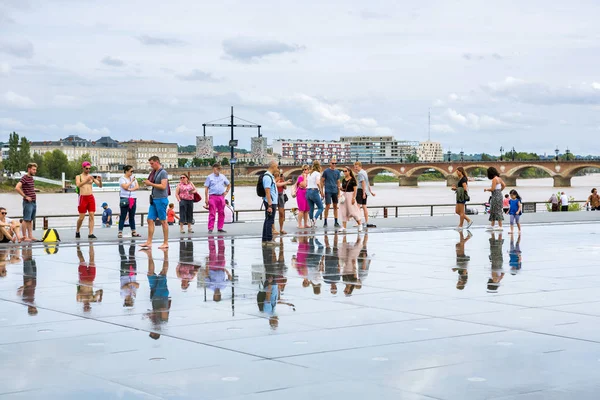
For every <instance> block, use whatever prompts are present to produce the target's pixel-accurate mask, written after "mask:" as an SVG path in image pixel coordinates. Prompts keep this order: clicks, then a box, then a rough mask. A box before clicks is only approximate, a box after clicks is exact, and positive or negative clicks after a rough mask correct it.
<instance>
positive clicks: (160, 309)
mask: <svg viewBox="0 0 600 400" xmlns="http://www.w3.org/2000/svg"><path fill="white" fill-rule="evenodd" d="M142 251H143V252H144V253H146V254H147V255H148V284H149V285H150V300H151V301H152V311H151V312H149V313H148V314H147V316H148V317H149V318H150V320H151V321H152V324H153V327H152V328H153V329H154V332H150V335H149V336H150V337H151V338H152V339H154V340H158V339H160V333H158V332H156V331H160V329H161V325H162V324H165V323H167V322H169V311H170V310H171V298H170V297H169V286H168V283H167V272H168V271H169V252H168V250H166V249H163V253H164V255H163V265H162V269H161V270H160V272H159V273H158V274H156V271H155V266H154V258H152V250H151V249H144V250H142Z"/></svg>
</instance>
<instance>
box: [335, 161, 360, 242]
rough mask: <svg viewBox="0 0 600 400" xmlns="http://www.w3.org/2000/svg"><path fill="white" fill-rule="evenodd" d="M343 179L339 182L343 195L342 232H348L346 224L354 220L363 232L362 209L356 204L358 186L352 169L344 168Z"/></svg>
mask: <svg viewBox="0 0 600 400" xmlns="http://www.w3.org/2000/svg"><path fill="white" fill-rule="evenodd" d="M342 174H343V176H344V177H343V178H342V180H341V181H340V182H339V192H340V194H341V196H340V199H339V208H340V211H339V212H340V219H341V220H342V228H341V229H340V231H345V230H346V224H347V223H348V221H350V219H352V218H354V220H355V221H356V224H357V225H358V231H359V232H360V231H362V224H361V223H360V209H359V208H358V205H357V204H356V190H357V188H358V185H357V183H356V178H355V177H354V172H352V168H350V167H344V169H343V170H342Z"/></svg>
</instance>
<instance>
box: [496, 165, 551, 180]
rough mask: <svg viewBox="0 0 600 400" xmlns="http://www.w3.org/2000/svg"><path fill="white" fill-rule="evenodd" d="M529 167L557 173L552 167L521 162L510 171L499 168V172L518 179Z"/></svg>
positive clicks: (549, 173)
mask: <svg viewBox="0 0 600 400" xmlns="http://www.w3.org/2000/svg"><path fill="white" fill-rule="evenodd" d="M527 168H535V169H539V170H542V171H544V172H546V173H548V175H550V176H554V175H556V174H557V173H556V171H553V170H552V169H550V168H548V167H547V166H545V165H540V164H536V163H528V164H521V165H519V166H517V167H514V168H511V169H509V170H508V171H504V172H502V171H501V170H498V172H500V174H501V175H503V176H504V175H505V176H507V177H509V178H515V179H517V178H519V176H520V175H521V172H523V170H524V169H527Z"/></svg>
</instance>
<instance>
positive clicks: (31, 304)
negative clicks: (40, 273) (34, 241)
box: [17, 246, 38, 315]
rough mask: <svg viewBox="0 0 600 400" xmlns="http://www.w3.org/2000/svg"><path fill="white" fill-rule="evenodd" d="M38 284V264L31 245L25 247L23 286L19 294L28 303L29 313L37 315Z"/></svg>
mask: <svg viewBox="0 0 600 400" xmlns="http://www.w3.org/2000/svg"><path fill="white" fill-rule="evenodd" d="M36 286H37V266H36V265H35V260H34V259H33V257H32V254H31V247H29V246H26V247H24V248H23V286H21V287H20V288H19V290H18V291H17V294H18V295H20V296H21V298H22V299H23V303H25V304H27V313H28V314H29V315H37V313H38V309H37V307H35V288H36Z"/></svg>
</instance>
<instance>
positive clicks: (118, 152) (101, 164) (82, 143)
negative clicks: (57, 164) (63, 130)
mask: <svg viewBox="0 0 600 400" xmlns="http://www.w3.org/2000/svg"><path fill="white" fill-rule="evenodd" d="M57 149H58V150H60V151H62V152H63V153H65V155H66V156H67V159H68V160H69V161H74V160H77V159H78V158H80V157H81V156H83V155H84V154H89V155H90V160H91V162H92V165H93V166H95V167H97V168H98V171H101V172H108V171H114V172H117V171H121V170H122V169H123V167H124V166H125V163H126V162H127V149H126V148H125V147H124V146H123V145H122V144H121V143H119V142H117V141H115V140H113V139H111V138H110V137H108V136H104V137H101V138H100V139H98V140H96V141H91V140H87V139H82V138H80V137H79V136H77V135H69V136H67V137H66V138H64V139H60V140H58V141H51V140H49V141H43V142H31V154H32V155H33V154H44V153H47V152H49V151H54V150H57Z"/></svg>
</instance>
